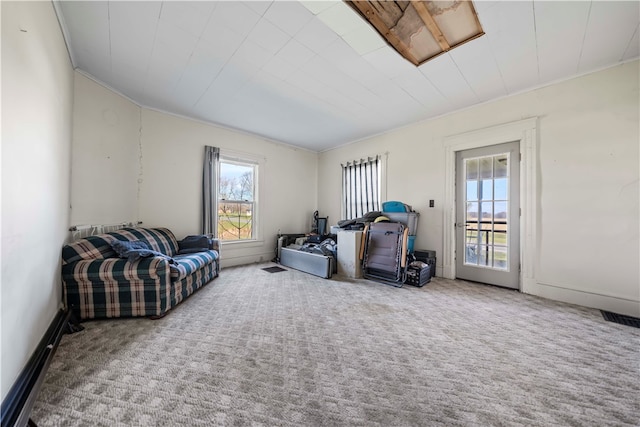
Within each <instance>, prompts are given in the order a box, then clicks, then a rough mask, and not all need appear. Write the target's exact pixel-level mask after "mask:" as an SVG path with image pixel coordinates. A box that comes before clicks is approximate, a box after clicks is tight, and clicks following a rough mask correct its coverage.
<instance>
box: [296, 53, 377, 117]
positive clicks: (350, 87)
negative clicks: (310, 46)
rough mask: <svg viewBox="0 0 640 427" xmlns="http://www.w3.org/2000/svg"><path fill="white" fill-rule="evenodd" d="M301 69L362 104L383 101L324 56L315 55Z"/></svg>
mask: <svg viewBox="0 0 640 427" xmlns="http://www.w3.org/2000/svg"><path fill="white" fill-rule="evenodd" d="M301 70H302V71H305V72H306V73H307V74H308V75H310V76H311V77H313V78H315V79H317V80H318V81H319V82H321V83H323V84H325V85H327V86H328V87H330V88H333V89H335V90H337V91H338V92H340V93H342V94H343V95H344V96H346V97H348V98H351V99H352V100H354V102H357V103H359V104H360V105H363V106H373V105H375V104H378V103H381V102H383V101H382V100H381V99H380V98H378V97H377V96H376V95H374V94H373V92H371V91H369V90H368V89H365V88H364V87H363V86H362V85H361V84H360V83H359V82H358V81H357V80H355V79H353V78H351V77H350V76H347V75H346V74H344V73H343V72H341V71H340V70H339V69H337V68H336V67H334V66H333V65H332V64H330V63H329V62H327V61H326V60H325V59H323V58H322V57H319V56H316V57H314V58H313V59H312V60H310V61H309V62H307V63H306V64H305V65H304V66H303V67H302V68H301Z"/></svg>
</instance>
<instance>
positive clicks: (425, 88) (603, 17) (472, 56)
mask: <svg viewBox="0 0 640 427" xmlns="http://www.w3.org/2000/svg"><path fill="white" fill-rule="evenodd" d="M54 5H55V7H56V10H57V12H58V16H59V19H60V22H61V26H62V29H63V32H64V34H65V39H66V41H67V45H68V47H69V51H70V55H71V59H72V62H73V65H74V67H75V68H76V69H78V70H80V71H82V72H83V73H85V74H87V75H89V76H90V77H91V78H93V79H95V80H97V81H99V82H101V83H102V84H104V85H105V86H107V87H110V88H112V89H114V90H115V91H117V92H119V93H121V94H123V95H125V96H126V97H128V98H130V99H131V100H133V101H134V102H135V103H137V104H138V105H140V106H143V107H148V108H153V109H157V110H161V111H166V112H169V113H173V114H178V115H182V116H186V117H191V118H195V119H198V120H204V121H206V122H210V123H215V124H219V125H223V126H225V127H230V128H233V129H238V130H242V131H245V132H250V133H252V134H256V135H260V136H262V137H265V138H268V139H272V140H275V141H280V142H284V143H287V144H290V145H294V146H298V147H302V148H305V149H309V150H313V151H325V150H328V149H331V148H334V147H337V146H340V145H344V144H346V143H349V142H352V141H355V140H359V139H362V138H366V137H369V136H372V135H376V134H380V133H383V132H386V131H389V130H391V129H394V128H398V127H401V126H405V125H407V124H410V123H413V122H417V121H420V120H424V119H428V118H431V117H436V116H439V115H442V114H446V113H449V112H452V111H455V110H459V109H462V108H466V107H469V106H471V105H475V104H479V103H482V102H486V101H489V100H492V99H496V98H500V97H504V96H508V95H511V94H514V93H518V92H522V91H524V90H527V89H531V88H534V87H539V86H541V85H545V84H548V83H550V82H554V81H558V80H563V79H567V78H570V77H572V76H576V75H580V74H584V73H588V72H591V71H594V70H598V69H602V68H604V67H609V66H612V65H615V64H618V63H621V62H625V61H628V60H631V59H634V58H637V57H638V56H639V50H640V47H639V41H638V40H639V34H638V31H639V30H638V25H639V22H640V2H638V1H622V2H616V1H567V2H564V1H476V2H474V5H475V8H476V11H477V14H478V18H479V20H480V23H481V24H482V27H483V29H484V32H485V35H483V36H481V37H479V38H477V39H475V40H472V41H470V42H468V43H466V44H464V45H462V46H460V47H457V48H455V49H453V50H451V51H450V52H448V53H444V54H442V55H440V56H438V57H436V58H435V59H433V60H431V61H428V62H426V63H424V64H422V65H421V66H419V67H416V66H414V65H412V64H411V63H410V62H408V61H407V60H405V59H404V58H402V57H401V56H400V55H399V54H398V53H397V52H396V51H394V50H393V49H392V48H391V47H389V46H388V45H387V44H386V42H385V41H383V40H382V38H381V37H380V36H379V35H378V33H377V32H376V30H375V29H373V28H371V27H369V26H368V24H367V23H365V21H364V20H362V19H361V18H360V16H359V15H358V14H357V13H356V12H355V11H354V10H353V9H351V8H350V7H349V6H347V5H346V4H345V3H342V2H340V1H300V2H298V1H242V2H241V1H218V2H213V1H194V2H187V1H157V2H156V1H142V2H134V1H120V0H118V1H57V0H55V1H54Z"/></svg>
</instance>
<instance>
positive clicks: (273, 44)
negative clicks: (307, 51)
mask: <svg viewBox="0 0 640 427" xmlns="http://www.w3.org/2000/svg"><path fill="white" fill-rule="evenodd" d="M290 39H291V37H290V36H289V35H288V34H287V33H285V32H284V31H282V30H281V29H279V28H278V27H276V26H275V25H273V24H272V23H271V22H269V21H267V20H266V19H262V20H260V22H258V23H257V24H256V26H255V27H253V30H251V32H250V33H249V36H248V37H247V40H249V41H252V42H254V43H256V44H257V45H259V46H261V47H263V48H264V49H266V50H267V51H269V52H270V53H272V54H273V53H276V52H277V51H279V50H280V49H282V47H283V46H284V45H285V44H287V42H288V41H289V40H290Z"/></svg>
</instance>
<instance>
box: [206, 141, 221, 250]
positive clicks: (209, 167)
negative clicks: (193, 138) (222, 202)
mask: <svg viewBox="0 0 640 427" xmlns="http://www.w3.org/2000/svg"><path fill="white" fill-rule="evenodd" d="M219 161H220V149H219V148H218V147H210V146H208V145H206V146H205V147H204V168H203V174H202V233H203V234H211V235H213V237H218V221H217V220H216V219H217V216H218V215H217V212H218V174H219V170H220V166H219V163H220V162H219Z"/></svg>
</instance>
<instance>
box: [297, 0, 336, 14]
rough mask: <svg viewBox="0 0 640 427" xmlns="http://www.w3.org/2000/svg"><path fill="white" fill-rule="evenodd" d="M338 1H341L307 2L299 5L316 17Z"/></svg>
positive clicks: (320, 0)
mask: <svg viewBox="0 0 640 427" xmlns="http://www.w3.org/2000/svg"><path fill="white" fill-rule="evenodd" d="M340 1H341V0H308V1H301V2H300V4H302V5H303V6H304V7H306V8H307V9H309V11H310V12H311V13H313V14H314V15H317V14H319V13H321V12H323V11H325V10H327V9H329V8H330V7H331V6H333V5H335V4H336V3H339V2H340Z"/></svg>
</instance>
